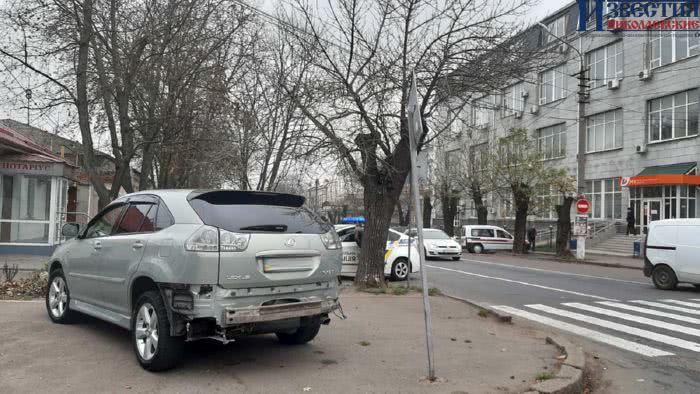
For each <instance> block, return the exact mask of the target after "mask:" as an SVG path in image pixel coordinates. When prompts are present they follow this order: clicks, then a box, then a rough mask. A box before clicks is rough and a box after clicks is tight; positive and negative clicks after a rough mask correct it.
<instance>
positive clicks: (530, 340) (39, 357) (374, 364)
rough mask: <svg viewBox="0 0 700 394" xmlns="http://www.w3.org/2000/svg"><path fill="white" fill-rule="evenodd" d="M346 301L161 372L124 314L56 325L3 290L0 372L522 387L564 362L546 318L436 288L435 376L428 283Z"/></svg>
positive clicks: (130, 381)
mask: <svg viewBox="0 0 700 394" xmlns="http://www.w3.org/2000/svg"><path fill="white" fill-rule="evenodd" d="M341 301H342V304H343V307H344V310H345V314H346V315H347V317H348V319H347V320H339V319H337V318H335V317H332V322H331V324H330V326H328V327H326V326H324V327H323V328H322V329H321V332H320V333H319V335H318V337H317V338H316V339H315V340H314V341H312V342H311V343H310V344H308V345H305V346H293V347H290V346H283V345H280V344H279V343H278V342H277V340H276V339H275V337H274V336H273V335H263V336H253V337H243V338H240V339H237V340H236V342H233V343H231V344H229V345H226V346H223V345H220V344H217V343H214V342H206V341H205V342H201V341H200V342H193V343H190V344H189V345H188V351H187V352H186V358H185V361H184V362H183V363H182V365H180V366H179V367H178V368H177V369H175V370H174V371H171V372H167V373H163V374H152V373H146V372H145V371H143V370H141V368H140V367H139V366H138V364H137V363H136V360H134V355H133V350H132V346H131V343H130V340H129V336H128V335H127V333H126V331H124V330H121V329H119V328H117V327H115V326H112V325H110V324H106V323H102V322H99V321H97V320H95V319H87V318H86V319H84V321H82V322H80V323H77V324H74V325H55V324H51V323H50V322H49V320H48V319H47V318H46V311H45V310H44V305H43V303H41V302H33V303H3V302H0V316H3V319H1V320H2V321H0V336H1V337H3V338H6V340H5V341H4V343H3V344H2V345H0V350H1V351H0V367H1V368H0V381H2V382H3V388H4V389H5V390H6V391H7V392H19V391H27V390H28V389H27V388H28V387H31V391H36V392H41V391H51V392H76V390H77V391H78V392H87V391H88V388H89V391H90V392H124V391H129V392H204V391H206V392H216V391H222V392H251V393H282V392H284V393H304V392H310V393H367V392H372V393H375V392H376V393H399V392H400V393H457V392H459V393H464V392H468V393H519V392H525V391H528V389H529V387H530V385H532V384H533V383H534V382H535V380H536V377H537V376H538V375H540V376H542V375H544V374H547V373H552V374H554V373H557V371H558V370H559V366H557V359H556V358H557V356H558V355H559V351H558V350H557V349H556V348H555V347H554V346H552V345H548V344H546V343H545V338H546V336H545V334H543V333H541V332H540V331H539V330H537V331H535V330H532V329H530V328H524V327H520V326H518V325H511V324H503V323H499V322H498V321H496V320H495V319H492V318H485V317H480V316H479V313H478V310H477V309H475V308H472V307H470V306H468V305H466V304H464V303H462V302H459V301H454V300H452V299H450V298H447V297H442V296H437V297H430V301H431V305H432V317H433V337H434V344H435V367H436V372H437V375H438V377H440V378H441V379H440V381H439V382H436V383H428V382H425V381H424V380H423V379H422V377H424V376H426V375H427V362H426V347H425V337H424V322H423V311H422V302H421V298H420V295H419V294H417V293H411V294H409V295H402V296H392V295H374V294H369V293H363V292H357V291H355V290H353V289H344V290H343V293H342V296H341ZM56 338H60V340H56ZM28 352H29V353H28ZM58 360H60V364H61V368H54V367H55V365H56V361H58ZM96 360H99V362H96ZM30 385H31V386H30Z"/></svg>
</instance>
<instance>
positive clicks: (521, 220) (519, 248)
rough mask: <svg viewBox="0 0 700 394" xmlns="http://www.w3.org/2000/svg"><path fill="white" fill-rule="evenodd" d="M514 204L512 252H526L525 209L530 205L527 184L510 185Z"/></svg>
mask: <svg viewBox="0 0 700 394" xmlns="http://www.w3.org/2000/svg"><path fill="white" fill-rule="evenodd" d="M511 190H512V191H513V202H514V205H515V234H513V253H516V254H523V253H527V247H526V246H525V234H526V232H527V211H528V209H529V206H530V193H529V190H528V186H527V185H523V184H515V185H512V186H511Z"/></svg>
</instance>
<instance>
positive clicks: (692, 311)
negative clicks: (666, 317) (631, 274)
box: [630, 300, 700, 315]
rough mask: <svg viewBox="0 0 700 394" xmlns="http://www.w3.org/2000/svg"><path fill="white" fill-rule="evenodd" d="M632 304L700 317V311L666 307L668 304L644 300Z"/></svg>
mask: <svg viewBox="0 0 700 394" xmlns="http://www.w3.org/2000/svg"><path fill="white" fill-rule="evenodd" d="M630 302H634V303H635V304H642V305H648V306H655V307H657V308H664V309H669V310H672V311H676V312H683V313H688V314H691V315H700V311H697V310H695V309H689V308H683V307H680V306H674V305H666V304H662V303H660V302H652V301H643V300H633V301H630Z"/></svg>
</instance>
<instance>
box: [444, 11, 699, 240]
mask: <svg viewBox="0 0 700 394" xmlns="http://www.w3.org/2000/svg"><path fill="white" fill-rule="evenodd" d="M595 3H596V2H595V1H593V2H588V4H589V5H588V7H589V10H590V9H591V7H595ZM579 9H580V7H579V4H578V3H576V2H574V3H571V4H569V5H567V6H565V7H563V8H562V9H560V10H559V11H557V12H555V13H553V14H551V15H550V16H549V17H547V18H546V19H544V20H543V21H541V22H542V24H543V25H544V26H546V27H547V29H545V28H543V27H542V26H541V25H539V24H538V25H535V26H533V27H532V28H530V29H528V30H526V31H524V32H523V33H522V34H527V35H530V37H529V38H531V39H528V40H526V42H531V43H533V45H536V46H537V49H538V50H539V51H540V52H541V53H547V54H548V55H550V56H553V57H554V59H555V60H554V61H551V62H548V66H546V67H544V68H542V69H538V70H533V71H532V73H531V74H529V75H523V76H522V78H520V79H518V80H513V81H512V83H510V84H509V85H508V86H504V87H503V89H502V90H501V91H498V92H493V93H492V94H490V95H487V96H484V97H482V98H481V99H478V100H475V101H473V102H472V107H473V108H471V110H470V111H471V113H470V116H467V117H466V118H467V119H468V121H467V124H462V125H460V126H458V128H459V127H462V128H470V129H472V130H482V132H481V133H482V135H483V137H481V138H482V139H481V140H479V139H478V138H477V139H474V140H473V141H470V146H466V147H465V146H464V143H463V142H462V143H456V144H452V147H453V149H472V150H474V149H475V148H478V145H479V144H481V143H486V142H488V141H489V140H491V141H493V138H495V136H497V135H499V133H501V134H502V133H505V132H506V131H507V130H509V129H511V128H525V129H527V130H528V132H529V133H531V136H532V137H533V138H535V139H537V141H538V149H539V150H540V153H541V155H542V160H544V161H546V163H547V164H548V165H551V166H555V167H558V168H564V169H567V170H568V172H569V173H570V174H571V175H572V176H576V175H577V153H578V152H579V149H578V148H579V147H578V141H579V139H578V124H579V123H578V122H579V112H578V104H579V103H578V96H579V95H578V89H579V81H578V79H577V73H578V72H579V67H580V66H579V64H580V60H581V57H583V63H584V65H585V67H586V68H587V73H586V77H587V79H588V80H587V81H588V82H587V85H588V86H587V89H586V93H587V96H588V99H587V100H585V101H584V102H585V105H584V110H585V112H584V114H585V118H584V120H583V121H584V122H585V127H586V132H585V143H584V146H583V147H581V148H582V149H581V154H582V155H583V157H584V159H585V166H584V170H585V171H584V174H585V175H584V179H585V195H586V197H587V198H588V199H589V200H590V201H591V203H592V210H591V213H590V217H591V219H592V220H594V221H624V220H625V217H626V211H627V208H628V207H632V208H633V210H634V213H635V218H636V222H637V226H638V228H639V229H640V230H644V229H645V227H646V225H647V223H648V222H649V221H653V220H658V219H667V218H689V217H690V218H692V217H699V216H700V213H699V212H698V211H699V207H698V197H697V194H698V190H697V188H698V186H699V185H700V176H698V173H697V165H698V160H699V159H700V139H698V120H699V117H700V103H699V101H700V100H699V97H700V56H699V55H700V35H698V34H696V33H697V32H690V33H688V32H685V33H681V32H663V33H660V32H658V31H655V32H652V31H642V32H641V33H639V32H637V33H628V32H612V31H595V30H593V29H594V28H595V26H596V23H595V20H594V19H595V18H596V13H595V12H592V10H591V12H590V16H589V17H588V18H589V19H588V20H589V23H587V27H588V30H587V31H579V29H578V26H579ZM472 134H473V133H472ZM558 198H559V196H558V195H557V194H556V193H552V194H548V193H544V195H543V196H540V201H544V202H545V204H549V205H552V204H554V203H555V202H556V201H557V199H558ZM470 204H471V201H469V198H468V197H465V206H466V207H465V208H466V209H465V210H464V211H463V212H464V215H463V216H467V217H466V218H464V219H466V220H470V218H471V219H472V220H473V217H474V216H475V215H474V210H473V209H470ZM488 205H489V213H490V215H489V216H490V219H492V220H495V221H498V219H502V220H507V219H508V218H509V215H510V210H509V208H508V207H507V206H506V205H507V204H505V203H501V202H499V201H498V199H496V198H495V197H493V196H492V197H491V198H490V200H489V201H488ZM536 216H537V219H538V220H554V219H555V218H556V215H555V213H554V212H553V210H552V209H541V210H539V211H538V213H537V214H536Z"/></svg>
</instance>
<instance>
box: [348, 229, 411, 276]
mask: <svg viewBox="0 0 700 394" xmlns="http://www.w3.org/2000/svg"><path fill="white" fill-rule="evenodd" d="M335 230H336V231H337V232H338V236H339V237H340V240H341V242H342V244H343V268H342V269H341V275H342V276H349V277H354V276H355V274H356V273H357V266H358V264H359V261H358V258H359V256H360V247H359V246H358V245H357V242H356V241H355V226H354V225H352V224H338V225H336V226H335ZM408 242H409V239H408V236H407V235H405V234H401V233H400V232H398V231H396V230H394V229H389V236H388V239H387V241H386V254H385V255H384V275H386V276H387V277H389V278H391V279H392V280H406V279H407V278H408V274H409V271H410V272H413V273H415V272H418V271H419V270H420V258H419V257H418V248H416V246H415V240H414V241H412V242H411V252H410V260H409V252H408ZM409 261H410V263H409Z"/></svg>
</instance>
